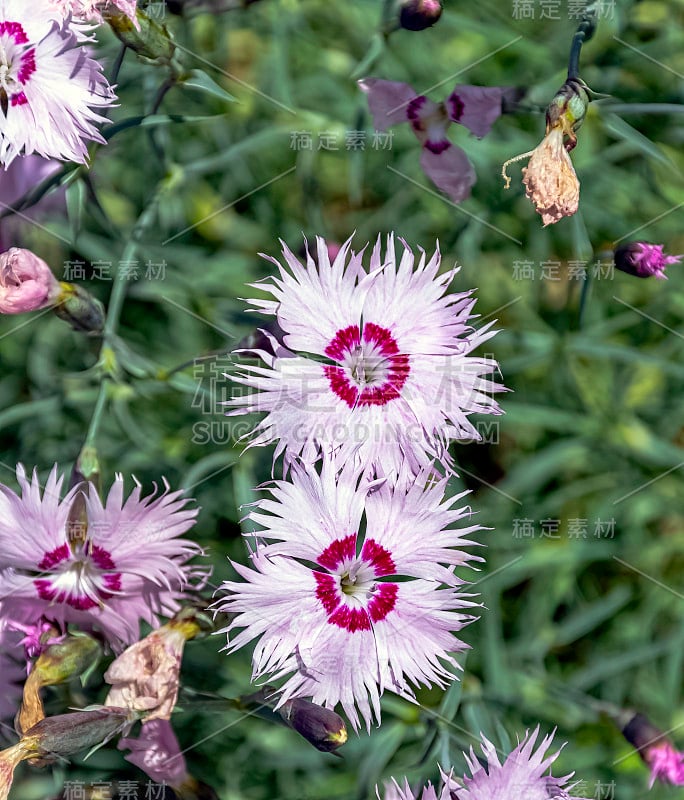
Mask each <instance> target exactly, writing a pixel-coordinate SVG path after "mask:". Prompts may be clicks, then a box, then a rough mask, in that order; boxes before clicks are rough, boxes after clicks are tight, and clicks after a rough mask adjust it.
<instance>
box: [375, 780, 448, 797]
mask: <svg viewBox="0 0 684 800" xmlns="http://www.w3.org/2000/svg"><path fill="white" fill-rule="evenodd" d="M375 793H376V795H377V797H378V800H451V793H450V792H449V787H448V786H444V788H443V790H442V791H441V792H440V793H439V794H437V791H436V789H435V787H434V786H433V785H432V784H431V783H429V782H428V785H427V786H426V787H425V788H424V789H423V791H422V792H420V791H419V792H418V793H417V794H414V793H413V791H412V790H411V787H410V785H409V782H408V780H407V779H406V778H404V783H403V785H402V784H399V783H398V782H397V781H396V780H395V779H394V778H392V780H391V781H390V782H389V783H386V784H385V791H384V793H383V795H382V797H380V790H379V789H378V787H377V786H376V787H375Z"/></svg>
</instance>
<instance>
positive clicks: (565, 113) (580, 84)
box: [546, 78, 591, 151]
mask: <svg viewBox="0 0 684 800" xmlns="http://www.w3.org/2000/svg"><path fill="white" fill-rule="evenodd" d="M590 102H591V97H590V95H589V87H588V86H587V85H586V83H584V81H582V80H580V79H579V78H571V79H570V80H568V81H566V82H565V83H564V84H563V85H562V86H561V88H560V89H559V90H558V92H557V93H556V96H555V97H554V98H553V100H552V101H551V102H550V103H549V105H548V107H547V109H546V132H547V133H548V132H549V131H550V130H551V129H552V128H560V129H561V130H562V131H563V134H564V135H565V136H566V137H567V138H568V141H567V142H566V144H565V147H566V149H567V150H568V151H570V150H572V149H573V148H574V147H575V145H576V144H577V136H575V131H576V130H578V128H579V127H580V126H581V124H582V123H583V122H584V118H585V117H586V115H587V108H588V107H589V103H590Z"/></svg>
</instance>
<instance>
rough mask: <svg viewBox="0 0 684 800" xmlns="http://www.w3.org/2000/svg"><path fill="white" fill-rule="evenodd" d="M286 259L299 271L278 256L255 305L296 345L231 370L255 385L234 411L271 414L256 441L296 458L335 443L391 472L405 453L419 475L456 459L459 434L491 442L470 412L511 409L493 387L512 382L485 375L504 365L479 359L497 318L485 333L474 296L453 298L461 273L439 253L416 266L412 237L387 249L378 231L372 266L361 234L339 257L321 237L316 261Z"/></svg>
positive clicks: (288, 255)
mask: <svg viewBox="0 0 684 800" xmlns="http://www.w3.org/2000/svg"><path fill="white" fill-rule="evenodd" d="M283 255H284V257H285V261H286V264H287V267H283V266H281V264H279V263H278V262H277V261H276V260H275V259H269V260H271V261H273V263H274V264H275V265H276V266H277V268H278V271H279V275H278V276H277V277H274V278H267V279H266V280H265V281H264V282H262V283H260V284H257V285H258V286H259V287H260V288H262V289H263V290H265V291H267V292H269V293H270V294H271V295H273V297H274V298H275V299H274V300H250V301H249V302H250V304H251V305H252V306H254V307H255V308H256V309H257V310H258V311H259V312H261V313H263V314H267V315H271V316H273V317H275V318H276V321H277V323H278V325H279V326H280V328H281V329H282V330H283V331H285V335H284V344H285V346H281V345H280V344H279V343H278V342H277V341H276V340H275V339H274V338H273V337H269V338H270V340H271V342H272V347H273V351H274V352H273V353H269V352H267V351H266V350H264V349H261V350H254V351H249V352H251V353H252V354H253V355H255V356H256V357H258V358H260V359H261V361H262V362H263V364H259V365H250V364H246V365H244V366H243V367H242V370H241V371H240V372H238V373H237V374H235V375H232V376H230V377H232V379H233V380H234V381H236V382H237V383H241V384H244V385H245V386H246V387H247V389H248V391H247V392H246V393H245V394H244V395H242V396H239V397H235V398H234V399H233V400H231V401H229V402H228V403H227V405H229V406H233V407H234V408H235V410H234V411H232V412H230V413H231V414H246V413H252V412H266V416H265V418H264V419H262V421H261V422H259V423H258V424H257V425H256V427H255V428H254V430H253V431H252V434H251V443H252V444H254V445H266V444H270V443H272V442H277V446H276V451H275V458H277V457H278V456H279V455H280V454H281V453H284V454H285V464H286V466H287V465H288V464H289V463H290V462H291V460H292V459H293V458H294V457H295V456H297V455H299V454H301V456H302V457H303V458H304V460H306V461H312V460H315V459H316V458H317V457H318V455H319V453H320V452H321V451H326V452H330V451H335V453H336V454H337V455H338V457H339V459H340V463H344V462H345V461H347V460H348V459H349V458H351V457H354V456H356V457H357V459H358V460H359V462H360V463H362V464H364V465H367V466H371V465H376V466H378V467H379V468H380V469H381V471H382V472H383V474H385V475H389V474H390V473H391V472H392V471H394V472H396V471H397V470H398V468H399V464H400V463H401V462H402V461H403V459H404V458H405V457H406V458H408V459H409V461H410V463H411V465H412V467H413V469H414V471H417V470H419V469H421V468H423V467H425V466H426V465H427V464H429V463H431V460H432V459H435V458H436V459H439V460H440V461H442V462H443V463H445V464H447V465H448V464H450V463H451V460H450V458H449V454H448V449H447V448H448V444H449V441H450V440H452V439H471V440H472V439H475V440H479V439H480V438H481V437H480V435H479V433H478V432H477V430H476V428H475V427H474V425H472V424H471V423H470V421H469V420H468V415H469V414H471V413H474V412H483V413H488V414H500V413H502V412H501V409H500V408H499V406H498V404H497V403H496V402H495V401H494V400H493V398H492V397H490V393H491V392H496V391H502V390H503V388H504V387H503V386H501V385H500V384H498V383H494V382H493V381H492V380H490V379H489V378H488V377H484V376H488V375H490V374H491V373H494V372H496V371H497V370H498V365H497V363H496V361H494V360H493V359H491V358H478V357H472V356H469V355H468V354H469V353H470V352H471V351H472V350H474V349H475V348H476V347H477V346H478V345H480V344H482V343H483V342H485V341H487V340H488V339H490V338H491V337H492V336H493V335H494V333H495V331H493V330H491V328H492V325H493V324H494V323H489V324H487V325H485V326H483V327H482V328H480V329H479V330H475V329H473V328H472V327H471V325H470V324H469V321H470V319H471V316H470V314H471V311H472V309H473V306H474V304H475V300H474V299H473V297H472V296H471V294H472V293H471V292H463V293H458V294H445V293H446V290H447V287H448V285H449V283H450V281H451V279H452V277H453V275H454V274H455V270H452V271H450V272H448V273H446V274H443V275H440V274H438V271H439V266H440V253H439V249H437V250H436V251H435V254H434V255H433V256H432V258H430V259H429V260H428V259H427V257H426V255H425V253H424V252H422V251H421V255H420V259H419V260H418V262H417V263H415V262H414V256H413V253H412V252H411V250H409V248H408V246H407V245H406V244H404V252H403V254H402V255H401V256H400V257H398V256H395V250H394V238H393V237H392V236H390V237H389V238H388V240H387V248H386V251H385V253H384V255H383V254H382V252H381V244H380V239H379V238H378V241H377V243H376V245H375V247H374V249H373V252H372V255H371V258H370V270H367V269H366V268H365V267H364V266H363V263H362V256H363V252H362V253H354V252H353V251H351V250H350V241H347V242H345V244H344V245H343V246H342V248H341V249H340V252H339V253H338V254H337V256H336V258H335V259H334V261H332V263H331V261H330V259H329V257H328V249H327V247H326V243H325V241H324V240H323V239H320V238H319V239H318V254H317V259H316V261H314V259H313V258H312V257H311V256H310V255H308V254H307V259H306V264H305V265H302V264H301V263H300V262H299V260H298V259H297V257H296V256H295V255H294V254H293V253H292V252H291V251H290V250H289V248H288V247H287V246H286V245H283ZM300 354H301V355H300Z"/></svg>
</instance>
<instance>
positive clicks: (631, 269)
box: [613, 242, 684, 280]
mask: <svg viewBox="0 0 684 800" xmlns="http://www.w3.org/2000/svg"><path fill="white" fill-rule="evenodd" d="M663 248H664V245H662V244H649V243H648V242H625V244H621V245H620V246H619V247H616V248H615V253H614V255H613V258H614V259H615V266H616V267H617V268H618V269H619V270H622V272H626V273H627V274H628V275H634V277H636V278H651V277H654V278H660V279H661V280H667V275H666V274H665V268H666V267H668V266H669V265H670V264H679V262H680V261H681V260H682V258H684V255H678V256H669V255H667V253H664V252H663Z"/></svg>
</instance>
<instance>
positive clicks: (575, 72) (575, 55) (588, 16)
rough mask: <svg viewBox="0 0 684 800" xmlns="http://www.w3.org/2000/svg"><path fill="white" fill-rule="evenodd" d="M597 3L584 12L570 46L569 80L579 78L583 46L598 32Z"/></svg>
mask: <svg viewBox="0 0 684 800" xmlns="http://www.w3.org/2000/svg"><path fill="white" fill-rule="evenodd" d="M597 5H598V4H597V3H592V4H591V5H590V6H588V7H587V8H586V9H585V10H584V14H583V15H582V20H581V22H580V24H579V25H578V26H577V30H576V32H575V35H574V36H573V37H572V44H571V45H570V57H569V59H568V80H569V81H570V80H576V79H577V78H579V60H580V53H581V52H582V45H583V44H584V43H585V42H588V41H589V39H591V37H592V36H593V35H594V31H595V30H596V16H597V11H598V9H597Z"/></svg>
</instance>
